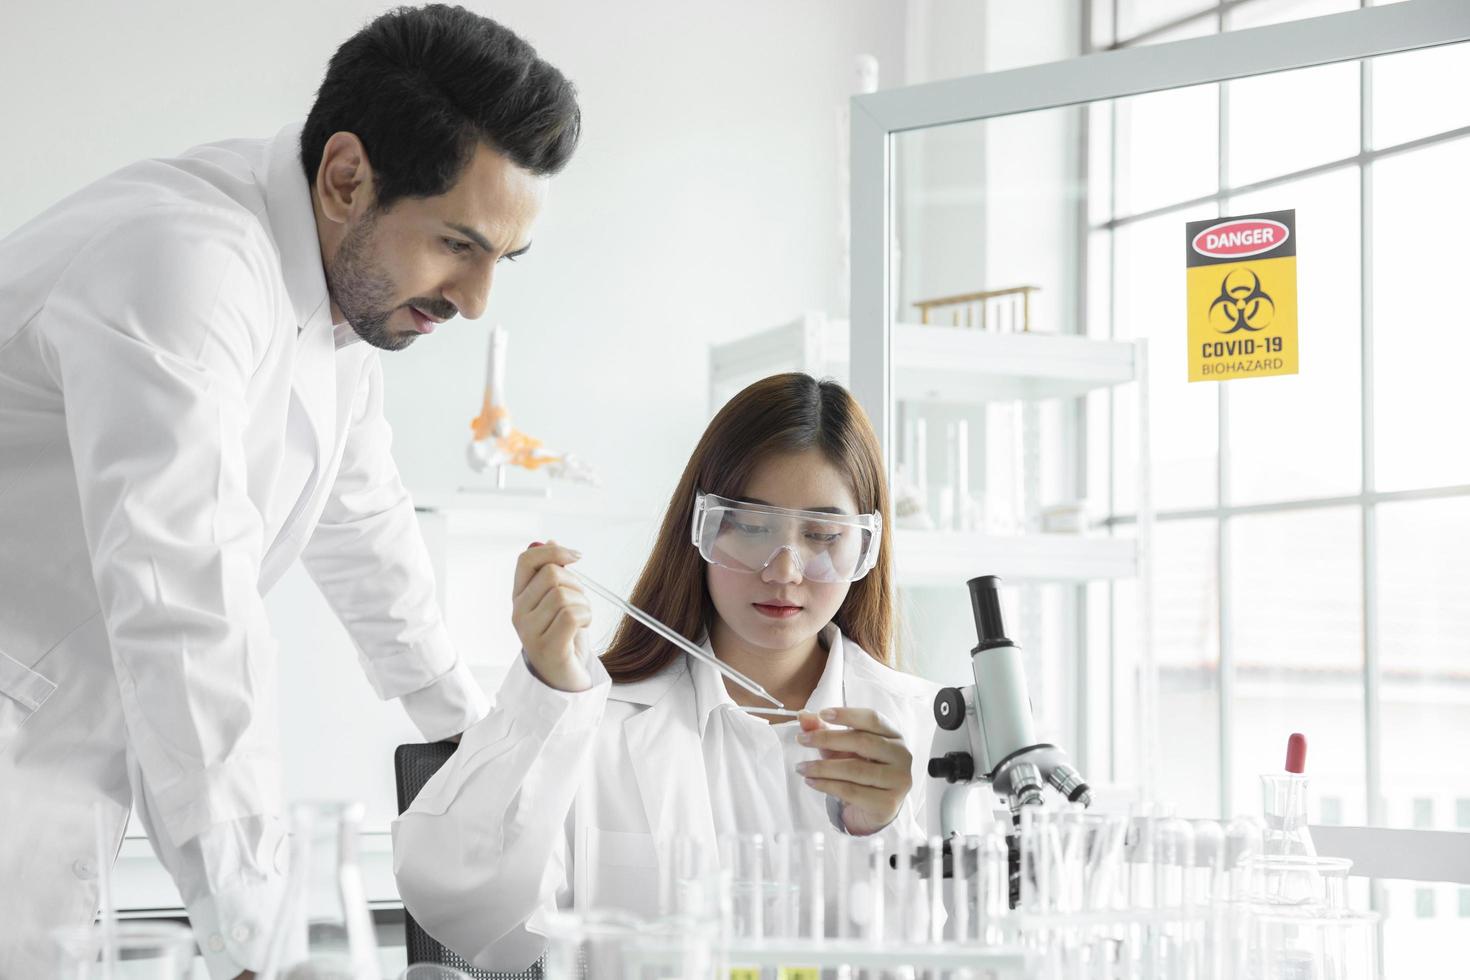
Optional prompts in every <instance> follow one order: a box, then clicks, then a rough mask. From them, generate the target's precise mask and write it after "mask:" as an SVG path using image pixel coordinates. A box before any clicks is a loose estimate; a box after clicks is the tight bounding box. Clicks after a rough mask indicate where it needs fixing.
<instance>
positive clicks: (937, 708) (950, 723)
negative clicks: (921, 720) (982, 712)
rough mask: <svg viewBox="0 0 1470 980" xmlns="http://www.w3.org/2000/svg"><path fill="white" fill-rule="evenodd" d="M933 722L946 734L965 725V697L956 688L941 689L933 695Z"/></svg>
mask: <svg viewBox="0 0 1470 980" xmlns="http://www.w3.org/2000/svg"><path fill="white" fill-rule="evenodd" d="M934 720H935V721H936V722H938V724H939V727H940V728H943V729H944V730H945V731H947V732H952V731H955V730H957V729H958V728H959V727H960V726H962V725H963V724H964V723H965V695H964V693H963V692H961V691H960V689H959V688H957V687H945V688H941V689H940V691H939V693H938V694H936V695H934Z"/></svg>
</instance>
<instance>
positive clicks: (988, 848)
mask: <svg viewBox="0 0 1470 980" xmlns="http://www.w3.org/2000/svg"><path fill="white" fill-rule="evenodd" d="M976 872H977V873H976V887H975V913H976V921H975V927H976V929H975V935H976V938H978V939H979V940H980V943H981V944H982V945H984V946H999V945H1001V944H1002V943H1003V942H1005V929H1006V925H1007V924H1008V920H1009V916H1010V911H1011V849H1010V846H1009V844H1007V842H1006V831H1005V827H1004V826H1003V825H1002V824H999V823H994V824H991V825H990V829H989V830H988V831H987V832H986V833H985V834H984V835H983V836H982V837H981V838H980V840H979V847H978V850H977V863H976Z"/></svg>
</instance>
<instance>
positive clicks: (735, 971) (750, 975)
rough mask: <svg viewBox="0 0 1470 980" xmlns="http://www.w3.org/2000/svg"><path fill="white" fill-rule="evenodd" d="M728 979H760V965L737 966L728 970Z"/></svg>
mask: <svg viewBox="0 0 1470 980" xmlns="http://www.w3.org/2000/svg"><path fill="white" fill-rule="evenodd" d="M730 980H761V971H760V967H754V966H737V967H733V968H732V969H731V970H730Z"/></svg>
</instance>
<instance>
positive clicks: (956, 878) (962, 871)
mask: <svg viewBox="0 0 1470 980" xmlns="http://www.w3.org/2000/svg"><path fill="white" fill-rule="evenodd" d="M949 852H950V858H949V860H950V875H951V878H950V880H951V881H953V882H954V914H953V915H952V916H951V917H950V921H949V923H948V927H949V931H950V935H951V936H953V937H954V941H955V942H957V943H968V942H970V941H971V940H972V939H973V938H974V934H973V932H972V931H971V930H972V928H973V927H972V925H971V923H972V922H973V921H974V918H975V915H974V909H973V908H972V907H971V902H972V901H973V899H972V897H971V896H972V895H974V887H975V883H976V879H977V876H978V874H979V870H980V869H979V860H980V855H979V847H978V843H977V841H976V839H975V838H973V837H961V836H959V835H955V836H954V837H951V838H950V839H949Z"/></svg>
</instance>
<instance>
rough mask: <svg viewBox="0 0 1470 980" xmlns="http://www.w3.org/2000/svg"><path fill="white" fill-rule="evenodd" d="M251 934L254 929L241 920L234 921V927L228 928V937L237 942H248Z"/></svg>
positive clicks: (253, 933)
mask: <svg viewBox="0 0 1470 980" xmlns="http://www.w3.org/2000/svg"><path fill="white" fill-rule="evenodd" d="M253 935H255V930H254V929H252V928H250V927H249V926H247V925H246V924H245V923H243V922H239V923H236V925H235V928H233V929H231V930H230V938H231V939H233V940H234V941H235V942H237V943H248V942H250V937H251V936H253Z"/></svg>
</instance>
